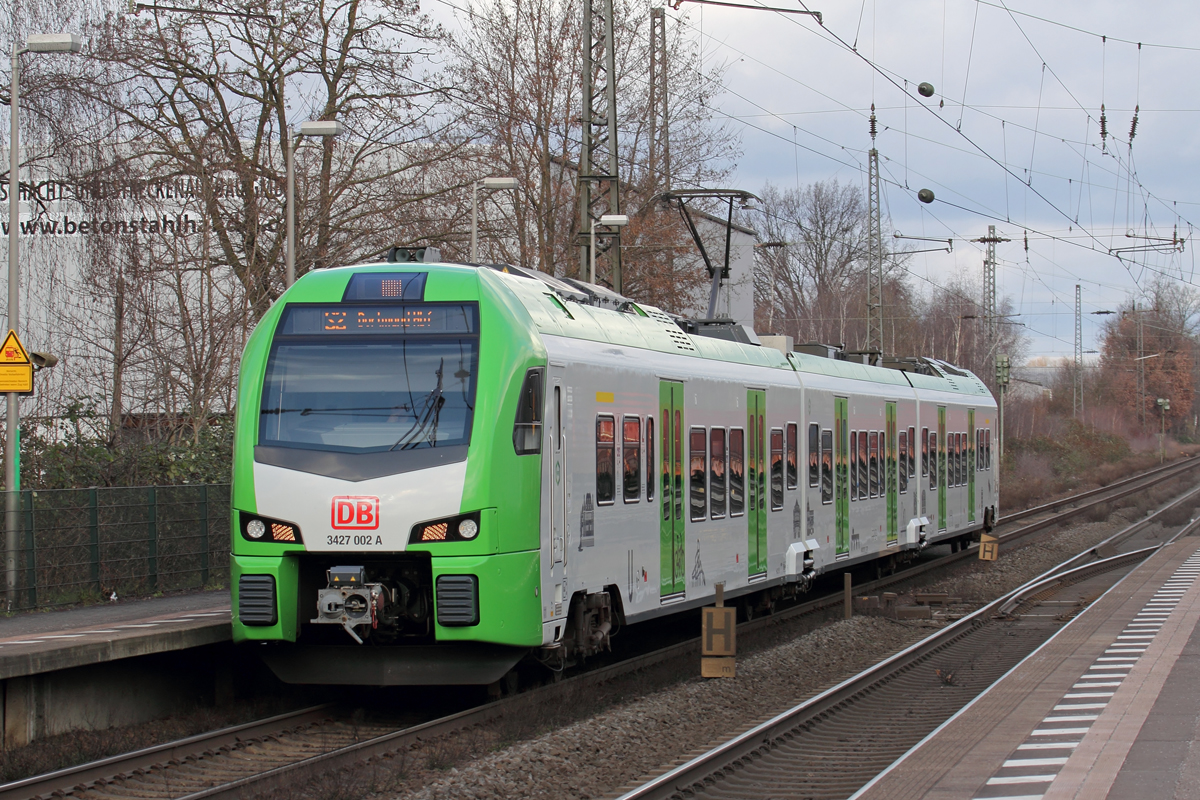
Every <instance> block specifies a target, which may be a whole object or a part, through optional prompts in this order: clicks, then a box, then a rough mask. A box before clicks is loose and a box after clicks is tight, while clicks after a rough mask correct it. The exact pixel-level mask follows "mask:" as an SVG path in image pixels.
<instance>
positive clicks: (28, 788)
mask: <svg viewBox="0 0 1200 800" xmlns="http://www.w3.org/2000/svg"><path fill="white" fill-rule="evenodd" d="M1197 466H1200V459H1188V460H1187V461H1186V462H1183V463H1182V464H1181V463H1179V462H1176V463H1175V464H1170V465H1167V466H1166V467H1156V468H1154V469H1153V470H1150V471H1148V472H1145V473H1141V474H1139V475H1136V476H1133V477H1131V478H1128V479H1125V480H1122V481H1120V482H1117V483H1113V484H1110V485H1109V486H1105V487H1100V488H1098V489H1093V490H1088V491H1087V492H1084V493H1081V494H1080V495H1076V496H1073V497H1068V498H1063V499H1060V500H1056V501H1053V502H1051V503H1047V504H1044V505H1041V506H1038V507H1035V508H1032V509H1027V510H1025V511H1021V512H1017V513H1015V514H1012V515H1008V516H1006V517H1003V518H1001V520H1000V524H1002V525H1005V526H1007V525H1009V524H1011V523H1012V522H1014V521H1016V520H1019V519H1024V518H1027V517H1030V516H1036V515H1038V514H1043V513H1052V512H1053V511H1054V510H1056V509H1061V508H1062V507H1063V506H1067V505H1071V504H1073V503H1078V502H1080V500H1081V499H1093V498H1099V499H1098V500H1094V502H1092V503H1085V504H1083V505H1081V506H1080V507H1078V508H1075V509H1070V510H1069V511H1067V512H1065V513H1066V515H1067V516H1074V515H1076V514H1080V513H1083V512H1085V511H1086V510H1088V508H1090V507H1091V506H1092V505H1095V504H1096V503H1101V502H1110V501H1112V500H1115V499H1119V498H1121V497H1124V496H1127V495H1128V494H1131V493H1133V492H1136V491H1139V490H1142V489H1144V488H1146V487H1147V486H1151V485H1154V484H1157V483H1161V482H1163V481H1167V480H1170V479H1172V478H1174V477H1176V476H1177V475H1178V474H1181V473H1183V472H1186V471H1188V470H1190V469H1194V468H1195V467H1197ZM1193 494H1194V493H1193ZM1189 496H1190V495H1189ZM1179 502H1180V501H1179V500H1177V501H1174V502H1172V503H1171V504H1169V505H1168V506H1164V507H1163V508H1162V509H1159V510H1158V511H1155V512H1154V513H1153V514H1151V515H1149V516H1148V517H1147V518H1146V519H1144V520H1139V521H1138V522H1136V523H1133V525H1131V526H1129V528H1126V529H1125V531H1122V533H1125V532H1126V531H1129V530H1130V529H1131V528H1136V527H1139V526H1145V525H1146V524H1148V523H1149V522H1150V521H1152V520H1153V519H1154V517H1156V516H1157V515H1158V514H1161V513H1163V512H1165V511H1167V510H1169V509H1170V508H1173V507H1175V506H1176V505H1177V504H1178V503H1179ZM1062 518H1063V513H1062V512H1060V513H1059V514H1058V515H1057V516H1052V517H1050V518H1049V519H1045V520H1039V521H1036V522H1033V523H1031V524H1028V525H1025V526H1022V527H1020V528H1018V529H1017V530H1014V531H1011V532H1009V533H1007V534H1002V535H1000V536H999V537H998V538H999V539H1000V541H1001V543H1006V542H1012V541H1014V540H1016V539H1019V538H1022V537H1025V536H1028V535H1030V534H1032V533H1035V532H1037V531H1039V530H1042V529H1043V528H1046V527H1048V526H1050V525H1056V524H1059V523H1060V522H1061V521H1062ZM1130 535H1132V534H1130ZM1117 536H1121V534H1117ZM1115 538H1116V537H1110V539H1108V540H1105V542H1106V543H1107V542H1110V541H1111V540H1112V539H1115ZM1102 544H1103V543H1102ZM1098 547H1099V545H1097V546H1096V547H1093V548H1089V550H1088V551H1087V553H1088V554H1091V553H1093V552H1094V551H1095V550H1096V549H1097V548H1098ZM974 555H975V546H971V547H970V548H967V549H964V550H961V551H959V552H958V553H954V554H951V555H949V556H943V557H941V558H937V559H935V560H932V561H929V562H927V563H925V564H921V565H918V566H915V567H910V568H908V569H905V570H903V571H901V572H897V573H896V574H894V575H891V576H887V577H883V578H879V579H876V580H874V581H869V582H866V583H863V584H859V585H858V586H857V587H855V588H856V591H857V592H870V591H878V590H880V589H884V588H887V587H889V586H893V585H895V584H898V583H903V582H908V581H911V580H913V579H914V578H918V577H920V576H921V575H923V574H925V573H927V572H930V571H933V570H936V569H941V568H943V567H946V566H948V565H950V564H953V563H956V562H958V561H960V560H963V559H966V558H971V557H973V556H974ZM1124 557H1126V556H1125V555H1121V556H1116V557H1114V558H1115V559H1120V558H1124ZM1060 566H1061V565H1060ZM1095 566H1096V564H1095V563H1092V564H1088V565H1086V568H1089V569H1090V568H1094V567H1095ZM1054 569H1055V570H1057V569H1059V567H1055V568H1054ZM1051 572H1053V570H1051ZM1046 575H1047V576H1048V575H1049V573H1046ZM1042 577H1044V576H1039V578H1037V579H1035V580H1040V579H1041V578H1042ZM1015 591H1020V589H1018V590H1015ZM1010 594H1011V593H1010ZM1008 596H1009V595H1006V596H1005V597H1008ZM1005 597H1002V598H999V599H998V600H996V601H993V602H992V603H990V604H988V605H987V606H985V607H984V608H983V609H980V610H979V611H976V612H975V613H973V614H971V615H970V616H968V617H966V618H964V619H963V620H960V621H959V622H958V623H956V625H962V623H965V622H967V621H968V620H978V619H979V618H980V614H981V613H982V612H983V611H985V610H986V609H990V608H992V607H993V606H995V605H996V604H997V603H999V602H1000V601H1002V600H1004V599H1005ZM842 602H843V600H842V594H841V592H836V593H833V594H831V595H828V596H826V597H821V598H815V599H813V600H809V601H807V602H804V603H800V604H797V605H795V606H792V607H789V608H786V609H781V610H779V611H776V612H775V613H773V614H771V615H769V616H764V617H761V618H758V619H755V620H751V621H748V622H743V623H741V624H740V625H739V626H738V627H739V634H740V635H743V636H745V635H752V634H755V633H757V632H759V631H762V630H765V629H767V628H770V627H774V626H777V625H779V624H782V623H784V622H787V621H789V620H793V619H795V618H797V617H801V616H805V615H808V614H813V613H817V612H820V611H827V610H833V609H837V608H840V607H841V605H842ZM952 627H953V626H952ZM955 629H956V630H960V631H962V630H965V628H955ZM944 630H949V628H947V629H944ZM943 636H944V634H943ZM931 638H932V637H931ZM926 641H930V640H928V639H927V640H926ZM943 643H944V642H943ZM921 644H922V643H918V644H917V645H914V647H915V648H919V647H921ZM910 650H912V648H910ZM904 652H909V651H904ZM698 653H699V639H698V638H695V639H689V640H687V641H684V642H679V643H677V644H674V645H670V646H668V647H665V648H662V649H660V650H656V651H654V652H652V653H647V654H644V655H641V656H636V657H633V658H630V659H625V660H623V661H621V662H620V663H617V664H612V665H610V666H607V667H602V668H600V669H596V670H591V671H589V672H587V673H584V674H581V675H577V676H573V677H571V678H567V679H565V680H562V681H559V682H557V683H553V684H549V685H546V686H542V687H539V688H538V689H536V690H533V691H529V692H523V693H521V694H518V695H515V696H512V697H508V698H504V699H502V700H498V701H495V702H492V703H488V704H486V705H483V706H480V707H477V708H473V709H467V710H465V711H461V712H458V713H456V714H452V715H450V716H447V717H442V718H440V719H436V720H431V721H429V722H426V723H422V724H419V725H415V726H412V727H408V728H404V729H402V730H398V731H394V732H392V733H388V734H385V735H383V736H378V737H375V738H372V739H368V740H365V741H362V742H358V743H355V744H353V745H350V746H347V747H343V748H339V749H336V750H331V751H329V752H326V753H322V754H320V755H316V756H312V757H310V758H307V759H304V760H301V761H296V762H294V763H291V764H286V765H283V766H280V767H275V768H273V769H270V770H266V771H264V772H262V773H260V774H258V775H254V776H249V777H244V778H241V779H238V780H235V781H232V782H229V783H226V784H222V785H219V786H214V787H211V788H209V789H205V790H203V791H201V792H197V793H194V794H190V795H186V796H184V797H181V798H179V800H201V798H216V797H226V798H235V797H240V796H242V795H243V793H244V794H246V795H247V796H249V794H259V793H261V792H265V791H270V790H272V789H277V788H281V787H284V786H287V785H291V784H294V783H295V782H296V781H298V780H302V779H303V778H304V777H306V776H310V775H316V774H319V773H321V772H323V771H326V770H328V769H331V768H335V767H339V766H345V765H347V764H352V763H356V762H360V761H363V760H371V759H377V758H381V757H386V756H389V755H392V754H394V753H396V752H398V751H401V750H404V749H406V748H408V747H411V746H412V745H413V744H415V743H417V742H419V741H420V740H422V739H428V738H432V737H436V736H439V735H442V734H444V733H449V732H452V731H455V730H461V729H463V728H465V727H470V726H474V725H480V724H486V723H488V722H490V721H492V720H495V719H498V718H500V717H502V716H504V715H506V714H512V713H515V712H518V711H520V710H523V709H524V708H526V707H533V706H535V705H540V704H543V703H546V702H550V701H553V700H554V699H555V697H556V696H560V695H561V696H568V695H570V693H572V692H575V691H577V690H578V689H579V688H580V687H583V686H598V685H602V684H604V683H606V682H608V681H610V680H612V679H614V678H617V677H621V676H624V675H628V674H631V673H635V672H638V671H641V670H645V669H649V668H651V667H654V666H656V665H659V664H663V663H667V662H671V661H675V660H677V659H683V658H686V657H689V656H693V655H696V654H698ZM899 655H901V654H897V656H893V657H892V659H889V660H888V661H885V662H882V663H883V664H887V663H891V662H892V661H893V660H894V659H895V658H897V657H898V656H899ZM879 666H882V665H877V667H879ZM872 669H875V668H872ZM850 680H854V678H852V679H850ZM845 685H846V683H843V684H840V685H839V686H845ZM838 688H839V687H834V689H831V690H829V692H833V691H836V690H837V689H838ZM829 692H826V693H823V694H822V695H819V696H818V697H825V696H827V695H829ZM817 699H818V698H813V699H812V700H810V701H809V702H815V701H816V700H817ZM328 709H329V706H317V707H314V708H311V709H304V710H302V711H299V712H293V714H290V715H289V714H284V715H279V716H277V717H272V718H270V719H266V720H260V721H258V722H253V723H247V724H246V725H241V726H234V727H232V728H226V729H224V730H222V731H217V732H214V733H212V734H202V735H199V736H194V737H190V738H188V739H182V740H179V741H175V742H171V743H168V744H164V745H159V746H157V747H153V748H146V749H145V750H139V751H136V752H134V753H129V754H127V755H124V756H114V757H112V758H109V759H104V760H102V761H96V762H91V763H88V764H83V765H80V766H78V767H72V768H67V769H63V770H59V771H57V772H54V773H48V774H46V775H41V776H35V777H32V778H27V779H25V780H22V781H17V782H14V783H10V784H4V785H0V800H27V798H30V797H45V796H49V795H50V794H51V793H54V794H70V793H72V792H73V791H75V790H80V789H84V788H87V787H88V785H90V784H95V783H97V782H103V781H104V780H106V779H110V778H112V777H113V776H115V775H122V774H128V773H130V772H132V771H133V770H134V769H146V768H148V767H152V766H155V765H157V764H161V763H163V762H165V761H170V760H173V759H176V758H179V757H182V756H185V755H195V754H197V753H203V752H205V751H211V750H213V749H215V748H219V747H222V746H228V745H230V744H236V743H239V742H249V741H252V740H255V739H260V738H263V737H264V736H267V735H277V734H279V733H280V732H281V731H282V730H294V729H295V728H297V727H299V726H300V725H302V724H304V723H302V722H299V721H296V722H292V720H293V718H299V717H300V716H301V715H304V714H318V713H319V712H322V711H327V710H328ZM326 718H328V714H327V713H326ZM289 722H291V724H289ZM739 738H740V737H739Z"/></svg>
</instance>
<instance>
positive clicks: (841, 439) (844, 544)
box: [833, 397, 850, 555]
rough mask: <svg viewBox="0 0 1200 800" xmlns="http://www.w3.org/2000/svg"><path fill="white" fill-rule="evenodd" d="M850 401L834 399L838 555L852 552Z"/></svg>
mask: <svg viewBox="0 0 1200 800" xmlns="http://www.w3.org/2000/svg"><path fill="white" fill-rule="evenodd" d="M848 405H849V401H848V400H847V398H845V397H835V398H834V399H833V427H834V431H833V441H834V454H833V463H834V470H833V481H834V484H833V500H834V518H835V524H834V533H835V534H836V537H837V547H835V548H834V549H835V551H836V554H837V555H842V554H843V553H849V552H850V431H849V425H848V424H847V411H848Z"/></svg>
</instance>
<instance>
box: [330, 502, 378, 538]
mask: <svg viewBox="0 0 1200 800" xmlns="http://www.w3.org/2000/svg"><path fill="white" fill-rule="evenodd" d="M331 516H332V521H331V523H330V524H332V525H333V527H334V528H337V529H339V530H354V531H373V530H376V529H378V528H379V498H378V497H367V496H358V495H349V496H346V495H343V496H342V497H335V498H333V510H332V515H331Z"/></svg>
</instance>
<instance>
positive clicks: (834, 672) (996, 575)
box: [310, 491, 1187, 800]
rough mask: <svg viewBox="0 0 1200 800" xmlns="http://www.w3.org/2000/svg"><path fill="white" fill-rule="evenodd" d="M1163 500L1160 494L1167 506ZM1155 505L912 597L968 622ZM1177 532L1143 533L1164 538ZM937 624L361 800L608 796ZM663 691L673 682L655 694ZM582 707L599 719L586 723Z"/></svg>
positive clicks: (445, 759)
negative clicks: (931, 595) (967, 616)
mask: <svg viewBox="0 0 1200 800" xmlns="http://www.w3.org/2000/svg"><path fill="white" fill-rule="evenodd" d="M1155 494H1156V495H1157V494H1158V493H1157V492H1156V493H1155ZM1168 494H1169V492H1167V491H1164V492H1162V495H1163V498H1164V499H1165V497H1166V495H1168ZM1159 500H1160V498H1159V497H1157V496H1156V497H1153V498H1149V497H1142V498H1140V502H1138V503H1137V505H1135V506H1131V507H1130V508H1127V509H1120V510H1118V511H1116V512H1115V513H1113V514H1112V515H1111V516H1110V517H1109V518H1108V519H1107V520H1105V521H1104V522H1081V523H1079V524H1075V525H1072V526H1070V527H1064V528H1061V529H1055V530H1050V531H1046V532H1044V533H1041V534H1036V535H1034V536H1032V537H1030V538H1029V539H1028V540H1026V541H1023V542H1020V543H1018V544H1012V545H1008V546H1006V547H1004V548H1003V549H1002V552H1001V557H1000V559H999V560H998V561H995V562H981V561H977V560H974V559H971V560H967V561H963V562H960V563H958V564H957V565H954V566H951V567H949V568H948V569H947V570H946V572H943V573H941V574H939V575H938V576H937V577H936V579H933V580H930V581H929V582H928V583H924V584H923V585H921V586H920V587H919V588H917V587H914V590H916V591H923V592H946V593H947V594H949V595H951V596H954V597H957V598H961V600H962V604H963V605H961V606H959V607H958V608H959V610H961V611H962V612H963V613H966V611H967V609H968V608H969V607H978V606H980V605H983V604H985V603H987V602H990V601H991V600H993V599H995V598H996V597H999V596H1001V595H1003V594H1005V593H1007V592H1009V591H1011V590H1012V589H1015V588H1016V587H1018V586H1020V585H1022V584H1024V583H1026V582H1027V581H1029V580H1031V579H1032V578H1034V577H1037V576H1038V575H1040V574H1042V573H1043V572H1045V571H1046V570H1048V569H1050V568H1052V567H1054V566H1055V565H1057V564H1059V563H1061V562H1062V561H1064V560H1066V559H1067V558H1069V557H1071V556H1073V555H1076V554H1077V553H1080V552H1082V551H1084V550H1086V549H1088V548H1089V547H1094V546H1095V545H1096V544H1098V543H1099V542H1101V541H1103V540H1105V539H1107V538H1108V537H1110V536H1112V535H1113V534H1115V533H1117V532H1118V531H1120V530H1122V529H1123V528H1125V527H1126V526H1127V525H1129V524H1130V523H1131V522H1132V521H1134V520H1136V519H1139V518H1140V517H1142V516H1143V515H1144V514H1145V509H1146V507H1147V504H1148V503H1153V504H1154V505H1156V506H1158V505H1161V502H1159ZM1186 519H1187V517H1186V515H1185V516H1183V520H1184V521H1186ZM1174 521H1175V520H1172V522H1174ZM1175 530H1177V528H1171V529H1170V530H1168V529H1163V528H1152V529H1150V531H1148V532H1147V533H1148V534H1149V535H1150V536H1151V537H1152V538H1153V537H1157V538H1158V539H1160V540H1161V539H1165V538H1168V537H1169V536H1170V535H1172V534H1173V533H1174V531H1175ZM1143 535H1147V534H1146V533H1144V534H1143ZM910 591H912V590H910ZM904 599H905V598H903V597H902V598H901V600H904ZM1087 599H1090V598H1087ZM941 624H944V623H939V622H933V623H930V622H900V621H896V620H892V619H887V618H884V617H879V616H858V617H855V618H854V619H851V620H843V621H838V622H833V623H829V624H827V625H825V626H824V627H821V628H819V629H817V630H815V631H811V632H808V633H805V634H804V635H802V636H798V637H796V638H794V639H791V640H790V641H786V642H784V643H783V644H780V645H778V646H775V647H772V648H769V649H763V650H761V651H759V652H755V653H752V654H746V653H745V652H743V655H742V656H740V657H739V659H738V667H737V669H738V675H737V678H736V679H733V680H711V681H705V680H703V679H701V678H699V677H698V676H697V673H698V672H699V664H694V665H686V666H684V667H681V668H680V669H681V670H682V671H683V674H676V675H673V676H666V679H665V680H660V681H659V683H657V684H655V683H653V681H646V682H643V683H642V684H640V685H639V684H638V682H637V679H636V678H633V679H629V680H628V685H625V686H623V687H620V688H616V689H612V690H611V691H607V697H597V696H589V697H586V698H580V703H579V706H578V708H575V710H574V713H573V714H572V711H571V708H572V707H574V704H572V703H563V704H561V705H560V707H558V708H555V709H548V712H547V715H546V719H545V720H544V721H543V722H542V723H541V724H540V726H539V724H538V723H533V725H532V726H531V725H529V724H528V723H526V724H525V729H524V730H520V729H514V730H511V731H509V732H508V733H502V732H494V731H472V732H465V733H459V734H454V735H452V736H448V737H444V738H442V739H440V740H434V741H431V742H425V743H422V744H421V745H420V746H419V747H417V748H416V749H414V750H411V751H409V752H408V753H405V754H402V755H401V756H399V757H398V758H397V759H394V760H392V759H389V760H387V761H385V762H383V763H381V764H379V765H378V766H379V769H378V770H376V771H375V773H374V776H373V777H372V778H371V779H368V781H367V783H366V784H360V786H362V789H363V790H364V791H363V793H364V794H368V795H373V796H376V797H389V798H391V797H396V798H404V799H405V800H408V799H409V798H411V799H412V800H418V799H419V800H445V799H446V798H514V797H521V798H526V797H527V798H547V799H550V798H553V800H562V799H563V798H599V797H604V796H606V795H609V794H611V793H612V792H614V790H616V789H618V788H619V787H621V786H624V785H627V784H630V783H631V782H635V781H637V780H638V779H640V778H644V777H645V776H647V775H649V774H651V773H657V772H660V771H661V770H662V769H663V768H664V767H666V766H667V765H669V764H672V763H673V762H676V761H677V760H678V759H679V758H680V757H681V756H683V755H684V754H686V753H689V752H690V751H693V750H697V749H700V748H704V749H707V748H708V747H711V746H713V745H715V744H717V743H719V742H721V741H725V740H727V739H728V738H730V737H731V736H733V735H735V734H736V733H738V732H740V731H742V730H745V729H746V728H747V727H749V726H750V725H752V724H755V723H758V722H761V721H763V720H765V719H768V718H770V717H772V716H774V715H776V714H778V713H780V712H782V711H784V710H786V709H787V708H790V707H791V706H793V705H795V704H797V703H799V702H801V701H802V700H804V699H806V698H808V697H811V696H813V695H815V694H817V693H819V692H820V691H822V690H824V689H825V688H828V687H829V686H832V685H835V684H836V683H839V682H841V681H842V680H845V679H846V678H849V677H851V676H852V675H854V674H856V673H857V672H860V671H862V670H863V669H866V668H867V667H869V666H871V665H873V664H876V663H878V662H879V661H881V660H883V659H884V658H886V657H887V656H888V655H890V654H892V653H894V652H897V651H898V650H901V649H903V648H905V647H907V646H908V645H910V644H912V643H914V642H916V641H918V640H919V639H921V638H923V636H924V635H926V634H927V633H929V632H930V631H931V630H932V629H933V627H935V626H940V625H941ZM676 681H677V682H676ZM664 683H666V684H669V685H667V686H666V687H665V688H658V687H660V686H662V685H663V684H664ZM598 694H599V692H598ZM585 708H599V709H600V710H599V711H598V712H596V713H594V714H591V715H590V716H589V715H588V714H587V712H586V711H585V710H584V709H585ZM572 716H574V717H575V719H571V717H572ZM556 720H558V721H561V720H566V721H565V722H558V723H557V724H556ZM531 728H534V730H532V732H530V730H531ZM505 740H508V741H505ZM388 761H390V762H391V764H390V765H388ZM389 770H390V773H389ZM381 778H382V780H381ZM313 788H314V789H315V788H316V787H313ZM343 788H345V787H343ZM316 793H317V794H320V791H319V790H318V791H317V792H316ZM310 794H312V792H311V791H310ZM347 796H348V795H347Z"/></svg>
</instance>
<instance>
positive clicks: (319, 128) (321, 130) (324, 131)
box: [300, 119, 342, 136]
mask: <svg viewBox="0 0 1200 800" xmlns="http://www.w3.org/2000/svg"><path fill="white" fill-rule="evenodd" d="M341 132H342V122H341V120H336V119H313V120H309V121H308V122H301V123H300V135H301V136H337V135H338V134H340V133H341Z"/></svg>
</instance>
